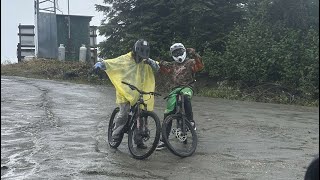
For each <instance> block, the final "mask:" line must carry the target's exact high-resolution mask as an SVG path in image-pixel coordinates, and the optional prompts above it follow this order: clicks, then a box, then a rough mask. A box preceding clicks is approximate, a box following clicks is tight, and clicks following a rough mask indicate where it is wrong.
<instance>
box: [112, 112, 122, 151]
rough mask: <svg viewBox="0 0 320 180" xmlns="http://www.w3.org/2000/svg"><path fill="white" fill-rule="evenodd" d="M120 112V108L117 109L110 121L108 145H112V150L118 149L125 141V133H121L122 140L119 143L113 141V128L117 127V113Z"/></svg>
mask: <svg viewBox="0 0 320 180" xmlns="http://www.w3.org/2000/svg"><path fill="white" fill-rule="evenodd" d="M119 111H120V109H119V107H117V108H115V109H114V110H113V112H112V114H111V117H110V120H109V126H108V143H109V145H110V147H112V148H117V147H118V146H119V145H120V144H121V141H122V139H123V135H124V133H121V135H120V138H119V140H118V141H113V139H112V132H113V128H114V126H115V122H114V119H115V117H116V115H117V113H118V112H119Z"/></svg>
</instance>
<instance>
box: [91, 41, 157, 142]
mask: <svg viewBox="0 0 320 180" xmlns="http://www.w3.org/2000/svg"><path fill="white" fill-rule="evenodd" d="M149 52H150V46H149V43H148V42H147V41H145V40H143V39H140V40H138V41H137V42H136V43H135V44H134V46H133V50H132V51H131V52H129V53H127V54H124V55H122V56H119V57H117V58H114V59H106V60H103V61H102V62H98V63H96V64H95V66H94V68H100V69H103V70H105V72H106V73H107V74H108V77H109V79H110V80H111V82H112V84H113V85H114V87H115V88H116V103H117V104H118V105H119V107H120V111H119V113H118V115H117V117H116V118H115V127H114V131H113V133H112V138H113V140H114V141H118V139H119V135H120V133H121V130H122V128H123V127H124V126H125V124H126V121H127V118H128V113H129V111H130V106H132V105H134V104H135V103H136V102H137V100H138V98H139V93H138V92H137V91H132V90H131V89H130V88H129V87H128V86H127V85H125V84H123V83H121V81H125V82H128V83H130V84H132V85H134V86H136V87H137V88H139V89H141V90H143V91H145V92H154V90H155V78H154V72H153V70H154V71H155V72H157V71H158V70H159V65H158V63H157V62H156V61H154V60H152V59H150V58H149ZM144 98H145V100H147V101H146V104H147V108H148V111H152V110H153V107H154V97H153V96H152V97H151V99H149V98H150V97H149V96H146V97H144ZM137 147H138V148H146V146H145V145H144V144H143V142H142V141H139V142H138V143H137Z"/></svg>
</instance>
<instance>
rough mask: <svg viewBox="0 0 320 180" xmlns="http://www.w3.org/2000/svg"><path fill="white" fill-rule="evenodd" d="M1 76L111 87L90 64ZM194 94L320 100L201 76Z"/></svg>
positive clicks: (44, 64) (21, 67) (21, 69)
mask: <svg viewBox="0 0 320 180" xmlns="http://www.w3.org/2000/svg"><path fill="white" fill-rule="evenodd" d="M1 75H6V76H23V77H30V78H39V79H53V80H63V81H70V82H74V83H85V84H105V85H111V83H110V81H109V80H108V78H107V76H106V75H105V73H104V72H101V74H100V75H96V74H92V73H91V65H89V64H85V63H80V62H60V61H56V60H32V61H27V62H22V63H16V64H1ZM156 79H157V86H156V89H157V91H159V92H162V93H168V91H169V84H170V80H169V79H168V77H165V76H162V75H157V77H156ZM195 92H196V95H200V96H207V97H214V98H224V99H230V100H244V101H256V102H266V103H280V104H294V105H303V106H317V107H318V106H319V99H307V98H303V97H301V96H296V95H294V94H292V93H291V92H290V91H287V90H286V89H285V88H282V87H279V86H278V85H277V84H268V83H265V84H261V85H259V86H255V87H245V86H243V85H241V84H240V83H238V82H216V81H213V80H211V79H210V78H208V77H205V76H201V77H198V78H197V84H196V88H195Z"/></svg>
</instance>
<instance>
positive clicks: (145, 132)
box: [128, 111, 161, 159]
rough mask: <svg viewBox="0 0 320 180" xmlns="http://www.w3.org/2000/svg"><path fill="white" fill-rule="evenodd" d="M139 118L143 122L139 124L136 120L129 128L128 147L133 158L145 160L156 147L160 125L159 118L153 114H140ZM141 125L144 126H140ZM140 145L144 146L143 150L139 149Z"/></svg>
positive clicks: (149, 112) (148, 112)
mask: <svg viewBox="0 0 320 180" xmlns="http://www.w3.org/2000/svg"><path fill="white" fill-rule="evenodd" d="M140 118H142V119H143V120H141V121H139V122H138V120H135V122H134V123H133V124H132V126H131V127H130V128H129V131H128V147H129V151H130V153H131V155H132V156H133V157H134V158H136V159H145V158H147V157H149V156H150V155H151V154H152V153H153V151H154V150H155V149H156V147H157V145H158V142H159V139H160V133H161V127H160V126H161V125H160V120H159V117H158V116H157V115H156V114H155V113H154V112H151V111H147V112H142V113H141V115H140ZM141 122H142V123H141ZM143 123H144V124H145V125H144V126H141V125H142V124H143ZM138 124H139V125H138ZM137 126H139V127H137ZM145 127H147V128H145ZM141 143H142V144H143V145H144V146H145V148H141ZM139 145H140V147H139Z"/></svg>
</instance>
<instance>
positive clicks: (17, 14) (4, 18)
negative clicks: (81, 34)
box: [1, 0, 104, 63]
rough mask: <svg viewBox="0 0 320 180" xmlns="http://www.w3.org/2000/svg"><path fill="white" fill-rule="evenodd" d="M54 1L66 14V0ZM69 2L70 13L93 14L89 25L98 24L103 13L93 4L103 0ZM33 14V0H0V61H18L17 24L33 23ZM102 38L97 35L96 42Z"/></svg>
mask: <svg viewBox="0 0 320 180" xmlns="http://www.w3.org/2000/svg"><path fill="white" fill-rule="evenodd" d="M40 1H41V0H40ZM56 1H57V2H58V5H59V8H60V10H62V12H63V14H68V0H56ZM69 3H70V14H71V15H84V16H94V17H93V18H92V20H91V22H90V25H95V26H99V25H100V23H101V20H102V19H103V13H102V12H97V11H96V10H95V7H94V5H95V4H103V0H69ZM57 13H60V12H58V11H57ZM34 15H35V14H34V0H1V63H3V62H4V61H6V60H9V61H11V62H13V63H14V62H17V61H18V60H17V44H18V39H19V38H18V25H19V23H21V24H22V25H34V24H35V23H34ZM103 39H104V37H99V36H98V38H97V41H98V43H99V42H100V41H102V40H103Z"/></svg>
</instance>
